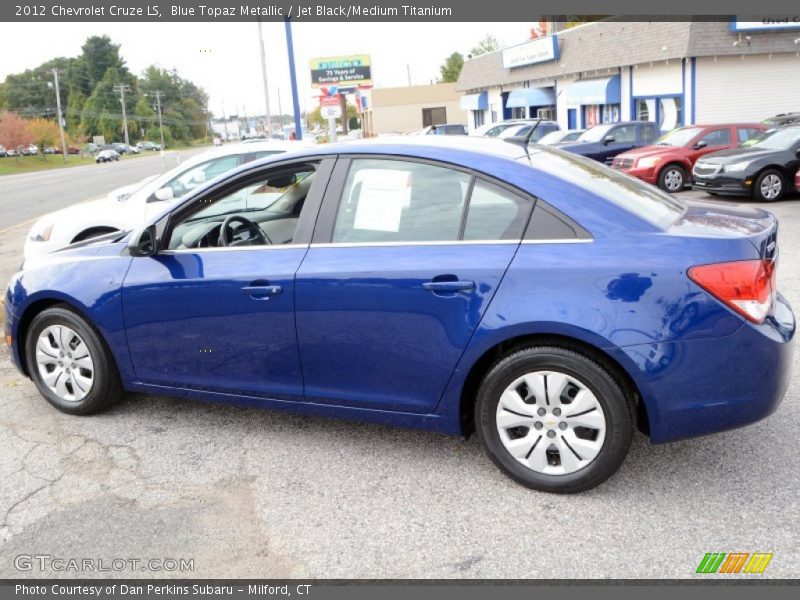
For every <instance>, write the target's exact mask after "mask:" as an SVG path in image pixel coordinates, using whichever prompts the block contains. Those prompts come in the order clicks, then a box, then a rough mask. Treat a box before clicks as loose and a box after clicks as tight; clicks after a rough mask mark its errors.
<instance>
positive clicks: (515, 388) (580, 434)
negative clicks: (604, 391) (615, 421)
mask: <svg viewBox="0 0 800 600" xmlns="http://www.w3.org/2000/svg"><path fill="white" fill-rule="evenodd" d="M496 422H497V432H498V433H499V434H500V440H501V441H502V442H503V445H504V446H505V448H506V450H508V452H509V454H511V456H513V457H514V458H515V459H516V460H517V461H518V462H520V463H522V464H523V465H525V466H526V467H527V468H529V469H531V470H533V471H536V472H537V473H543V474H546V475H567V474H569V473H574V472H575V471H579V470H580V469H583V468H585V467H586V466H588V465H589V464H591V462H592V461H593V460H594V459H595V458H597V455H598V454H599V453H600V450H601V449H602V447H603V441H604V440H605V436H606V418H605V414H604V413H603V408H602V406H600V403H599V402H598V401H597V398H596V397H595V395H594V394H593V393H592V392H591V390H589V388H588V387H586V385H585V384H583V383H582V382H581V381H579V380H578V379H576V378H574V377H572V376H571V375H567V374H566V373H559V372H557V371H533V372H531V373H527V374H525V375H523V376H522V377H520V378H518V379H516V380H515V381H513V382H512V383H511V385H509V386H508V387H507V388H506V389H505V391H504V392H503V395H502V396H501V397H500V402H498V404H497V414H496Z"/></svg>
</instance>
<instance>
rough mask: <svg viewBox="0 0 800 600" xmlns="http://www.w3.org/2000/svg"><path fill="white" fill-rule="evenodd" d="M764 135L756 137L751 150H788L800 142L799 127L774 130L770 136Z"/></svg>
mask: <svg viewBox="0 0 800 600" xmlns="http://www.w3.org/2000/svg"><path fill="white" fill-rule="evenodd" d="M768 134H769V132H767V133H766V134H764V135H762V136H760V137H758V138H757V139H756V141H754V142H753V144H752V145H751V148H758V149H761V150H788V149H789V148H791V147H792V145H793V144H795V143H796V142H797V141H798V140H800V127H790V128H788V129H776V130H775V131H774V132H772V134H771V135H768Z"/></svg>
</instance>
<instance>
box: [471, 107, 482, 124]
mask: <svg viewBox="0 0 800 600" xmlns="http://www.w3.org/2000/svg"><path fill="white" fill-rule="evenodd" d="M472 118H473V123H474V124H475V127H476V128H478V127H480V126H481V125H483V111H482V110H473V111H472Z"/></svg>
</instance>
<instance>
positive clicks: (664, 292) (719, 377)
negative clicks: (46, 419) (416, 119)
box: [5, 138, 795, 492]
mask: <svg viewBox="0 0 800 600" xmlns="http://www.w3.org/2000/svg"><path fill="white" fill-rule="evenodd" d="M777 256H778V247H777V222H776V220H775V218H774V217H773V216H772V215H771V214H769V213H767V212H764V211H761V210H758V209H752V208H742V207H737V206H731V205H724V204H717V203H713V202H706V203H692V202H684V201H682V200H680V199H678V198H675V197H673V196H669V195H667V194H664V193H662V192H661V191H659V190H657V189H654V188H652V187H650V186H647V185H646V184H643V183H640V182H638V181H636V180H634V179H633V178H630V177H628V176H626V175H622V174H620V173H617V172H614V171H612V170H610V169H608V168H606V167H604V166H602V165H600V164H598V163H596V162H594V161H591V160H588V159H585V158H582V157H579V156H575V155H571V154H567V153H565V152H561V151H558V150H551V149H545V148H543V147H536V146H531V147H530V150H529V152H526V151H525V149H524V147H522V146H519V145H516V144H513V143H508V142H504V141H500V140H484V139H475V140H472V139H466V138H460V139H458V140H452V139H447V138H434V139H427V138H415V139H410V138H405V139H404V140H397V141H392V142H377V143H370V142H358V143H348V144H345V145H339V146H337V145H331V146H327V147H322V148H318V149H311V150H307V151H305V152H302V153H293V154H291V155H289V154H286V155H281V156H280V157H274V158H270V159H267V160H265V161H261V162H257V163H251V164H249V165H247V166H245V167H242V168H240V169H238V170H236V171H233V172H231V173H228V174H226V175H224V176H222V177H220V178H218V179H216V180H214V181H212V182H210V183H209V184H207V185H205V186H204V187H203V188H202V189H198V190H196V191H194V192H192V193H191V194H190V195H188V196H187V197H186V199H185V200H184V201H183V202H182V203H181V204H180V205H178V206H176V207H173V208H172V209H170V210H169V212H167V213H166V214H164V215H162V216H160V217H158V218H157V219H155V220H154V221H152V222H151V223H149V224H148V225H147V226H146V227H144V228H143V229H141V230H140V231H138V232H136V233H134V234H128V235H124V236H120V234H116V235H111V236H107V237H106V238H105V239H99V240H92V241H88V242H82V243H78V244H74V245H72V246H70V247H68V248H67V249H64V250H61V251H58V252H55V253H53V254H50V255H47V256H43V257H38V258H35V259H32V260H30V261H28V262H27V263H26V264H25V265H24V267H23V269H22V270H21V271H20V272H19V273H18V274H16V275H15V276H14V278H13V279H12V280H11V283H10V287H9V290H8V294H7V301H6V304H5V311H6V315H5V316H6V318H5V328H6V339H7V341H8V343H9V344H11V354H12V356H13V359H14V361H15V363H16V364H17V366H18V367H19V369H20V370H21V371H22V372H23V373H25V374H26V375H28V376H29V377H31V379H33V381H34V383H35V384H36V386H37V387H38V389H39V391H40V392H41V393H42V395H43V396H44V397H45V398H46V399H47V400H48V401H49V402H50V403H51V404H52V405H54V406H55V407H56V408H58V409H60V410H62V411H65V412H68V413H73V414H89V413H93V412H96V411H98V410H101V409H102V408H104V407H106V406H107V405H108V404H109V403H110V402H112V401H113V400H114V399H115V398H117V397H118V396H119V395H120V393H121V392H122V390H123V389H125V390H136V391H142V392H150V393H159V394H171V395H176V396H185V397H191V398H199V399H206V400H217V401H222V402H236V403H244V404H248V405H253V406H261V407H266V408H281V409H288V410H294V411H298V412H302V413H307V414H315V415H328V416H334V417H344V418H353V419H360V420H365V421H373V422H379V423H388V424H395V425H402V426H410V427H418V428H424V429H429V430H435V431H441V432H446V433H452V434H460V433H461V434H463V433H468V432H470V431H471V430H472V428H473V427H474V428H475V429H477V431H478V433H479V435H480V438H481V439H482V440H483V443H484V445H485V447H486V450H487V452H488V455H489V456H490V457H491V459H492V460H493V461H494V462H495V463H496V464H497V465H498V466H499V467H500V468H501V469H502V470H504V471H505V472H506V473H508V474H509V475H510V476H511V477H513V478H514V479H516V480H517V481H519V482H521V483H523V484H524V485H527V486H529V487H532V488H536V489H539V490H546V491H551V492H577V491H581V490H586V489H588V488H591V487H593V486H596V485H598V484H599V483H601V482H602V481H604V480H605V479H606V478H608V477H609V476H610V475H611V474H613V473H614V472H615V471H616V470H617V469H618V467H619V466H620V464H621V463H622V461H623V459H624V457H625V455H626V453H627V451H628V447H629V445H630V443H631V438H632V435H633V431H634V428H635V427H636V426H637V425H638V426H639V427H640V428H641V429H643V430H644V431H646V432H647V433H648V434H649V436H650V438H651V440H652V441H653V442H656V443H657V442H667V441H671V440H676V439H679V438H685V437H689V436H695V435H700V434H705V433H710V432H714V431H721V430H725V429H729V428H733V427H737V426H740V425H744V424H746V423H750V422H753V421H756V420H758V419H761V418H764V417H766V416H767V415H769V414H770V413H771V412H772V411H774V410H775V409H776V407H777V406H778V404H779V402H780V400H781V398H782V396H783V394H784V392H785V389H786V386H787V383H788V381H789V370H790V364H791V341H792V338H793V335H794V331H795V320H794V316H793V314H792V312H791V309H790V308H789V306H788V304H787V303H786V301H785V300H784V298H783V297H782V296H781V295H780V294H779V293H778V292H777V290H776V287H775V286H776V277H775V267H776V261H777Z"/></svg>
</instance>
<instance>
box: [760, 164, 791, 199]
mask: <svg viewBox="0 0 800 600" xmlns="http://www.w3.org/2000/svg"><path fill="white" fill-rule="evenodd" d="M785 187H786V185H785V183H784V181H783V175H781V174H780V172H778V171H776V170H775V169H767V170H766V171H764V172H763V173H761V175H759V176H758V177H757V178H756V183H755V185H754V186H753V198H754V199H756V200H758V201H760V202H775V201H777V200H780V199H781V197H782V196H783V191H784V189H785Z"/></svg>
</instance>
